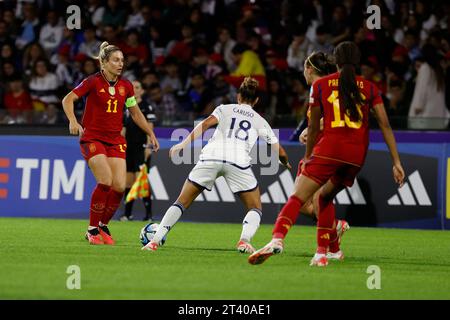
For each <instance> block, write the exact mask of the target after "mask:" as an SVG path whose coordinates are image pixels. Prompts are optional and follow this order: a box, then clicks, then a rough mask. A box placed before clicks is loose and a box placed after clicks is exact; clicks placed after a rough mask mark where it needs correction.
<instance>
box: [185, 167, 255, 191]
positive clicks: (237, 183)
mask: <svg viewBox="0 0 450 320" xmlns="http://www.w3.org/2000/svg"><path fill="white" fill-rule="evenodd" d="M220 176H223V177H224V178H225V180H226V181H227V184H228V186H229V187H230V189H231V191H232V192H233V193H241V192H247V191H253V190H255V189H256V188H257V187H258V181H257V180H256V178H255V175H254V174H253V171H252V169H251V167H250V166H248V167H240V166H238V165H236V164H234V163H227V162H221V161H220V160H200V161H199V162H198V163H197V164H196V165H195V167H194V169H192V171H191V173H190V174H189V177H188V180H189V181H190V182H192V183H194V184H195V185H197V186H199V187H200V188H203V189H207V190H209V191H211V189H212V187H213V186H214V182H215V181H216V179H217V178H218V177H220Z"/></svg>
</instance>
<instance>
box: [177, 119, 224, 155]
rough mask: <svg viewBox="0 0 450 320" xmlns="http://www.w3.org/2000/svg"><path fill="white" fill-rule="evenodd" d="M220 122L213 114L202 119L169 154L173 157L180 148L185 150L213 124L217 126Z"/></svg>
mask: <svg viewBox="0 0 450 320" xmlns="http://www.w3.org/2000/svg"><path fill="white" fill-rule="evenodd" d="M218 123H219V120H217V118H216V117H215V116H213V115H210V116H209V117H208V118H206V119H205V120H203V121H201V122H200V123H199V124H197V125H196V126H195V128H194V130H192V131H191V133H189V135H188V136H187V137H186V138H185V139H184V140H183V141H181V142H180V143H178V144H176V145H174V146H173V147H172V148H170V150H169V156H170V157H172V156H173V155H174V154H175V153H177V152H179V151H180V150H183V149H184V148H186V147H187V146H188V145H190V143H191V142H192V141H194V140H196V139H197V138H199V137H201V136H202V134H203V132H205V131H206V130H208V129H209V128H211V127H212V126H215V125H216V124H218Z"/></svg>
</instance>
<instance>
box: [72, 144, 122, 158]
mask: <svg viewBox="0 0 450 320" xmlns="http://www.w3.org/2000/svg"><path fill="white" fill-rule="evenodd" d="M80 148H81V154H82V155H83V158H84V159H85V160H86V161H89V159H90V158H92V157H93V156H96V155H98V154H104V155H105V156H107V157H108V158H121V159H125V158H126V150H127V144H126V143H123V144H109V143H105V142H100V141H97V140H90V141H82V142H80Z"/></svg>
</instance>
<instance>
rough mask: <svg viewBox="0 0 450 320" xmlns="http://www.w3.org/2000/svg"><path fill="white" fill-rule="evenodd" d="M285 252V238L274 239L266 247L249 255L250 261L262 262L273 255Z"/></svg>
mask: <svg viewBox="0 0 450 320" xmlns="http://www.w3.org/2000/svg"><path fill="white" fill-rule="evenodd" d="M281 252H283V239H272V240H271V241H270V242H269V243H268V244H266V245H265V246H264V247H262V248H261V249H259V250H258V251H256V252H255V253H253V254H252V255H251V256H250V257H248V263H250V264H261V263H263V262H264V261H266V260H267V259H269V258H270V257H271V256H272V255H274V254H278V253H281Z"/></svg>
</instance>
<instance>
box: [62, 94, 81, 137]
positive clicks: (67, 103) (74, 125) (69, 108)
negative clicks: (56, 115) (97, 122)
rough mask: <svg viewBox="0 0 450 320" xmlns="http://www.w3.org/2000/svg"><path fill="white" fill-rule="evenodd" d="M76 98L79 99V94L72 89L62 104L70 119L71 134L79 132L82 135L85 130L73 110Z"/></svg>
mask: <svg viewBox="0 0 450 320" xmlns="http://www.w3.org/2000/svg"><path fill="white" fill-rule="evenodd" d="M76 100H78V96H77V95H76V94H75V93H73V92H72V91H70V92H69V93H68V94H67V95H66V96H65V97H64V99H63V100H62V106H63V110H64V113H65V114H66V116H67V119H69V132H70V134H78V135H80V136H81V135H82V134H83V131H84V130H83V127H82V126H81V124H79V123H78V120H77V117H76V116H75V113H74V111H73V103H74V102H75V101H76Z"/></svg>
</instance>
